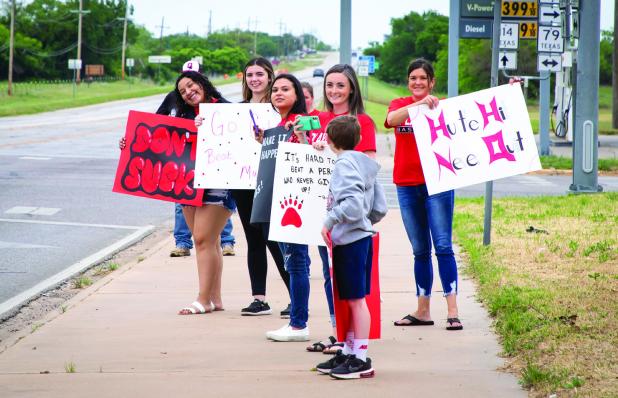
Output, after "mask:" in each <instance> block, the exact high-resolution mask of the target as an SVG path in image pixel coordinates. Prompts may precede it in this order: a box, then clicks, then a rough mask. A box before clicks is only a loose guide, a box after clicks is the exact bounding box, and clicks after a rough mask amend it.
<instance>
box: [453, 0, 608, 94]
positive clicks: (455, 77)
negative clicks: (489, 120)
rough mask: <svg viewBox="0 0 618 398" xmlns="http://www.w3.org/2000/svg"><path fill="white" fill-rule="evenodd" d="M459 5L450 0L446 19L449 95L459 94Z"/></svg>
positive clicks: (457, 0) (458, 1)
mask: <svg viewBox="0 0 618 398" xmlns="http://www.w3.org/2000/svg"><path fill="white" fill-rule="evenodd" d="M616 1H618V0H616ZM459 6H460V0H450V5H449V19H448V96H449V97H457V96H458V95H459V13H460V9H459Z"/></svg>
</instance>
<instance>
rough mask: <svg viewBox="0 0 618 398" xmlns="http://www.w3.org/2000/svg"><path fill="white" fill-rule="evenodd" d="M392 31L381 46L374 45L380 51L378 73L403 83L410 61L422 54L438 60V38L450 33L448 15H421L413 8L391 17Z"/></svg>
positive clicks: (428, 13) (388, 79)
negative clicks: (406, 12) (397, 16)
mask: <svg viewBox="0 0 618 398" xmlns="http://www.w3.org/2000/svg"><path fill="white" fill-rule="evenodd" d="M391 28H392V32H391V34H390V36H389V37H388V39H387V40H386V41H385V42H384V44H382V45H381V46H374V47H372V50H371V51H373V52H378V53H379V54H380V59H379V61H380V70H378V72H377V73H376V76H377V77H378V78H379V79H381V80H384V81H387V82H393V83H396V82H399V83H401V82H404V81H405V78H406V76H405V74H406V68H407V66H408V64H409V62H410V60H412V59H414V58H419V57H423V58H426V59H428V60H429V61H435V60H436V58H437V52H438V51H439V49H440V45H439V40H440V37H441V36H443V35H446V34H448V18H447V17H445V16H443V15H440V14H438V13H436V12H434V11H428V12H425V13H423V14H422V15H420V14H418V13H416V12H414V11H412V12H410V13H409V14H408V15H406V16H404V17H402V18H393V19H392V20H391Z"/></svg>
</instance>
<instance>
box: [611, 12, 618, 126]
mask: <svg viewBox="0 0 618 398" xmlns="http://www.w3.org/2000/svg"><path fill="white" fill-rule="evenodd" d="M612 58H613V59H612V61H613V62H612V64H613V66H612V93H613V95H612V128H613V129H618V1H617V2H615V3H614V54H613V57H612Z"/></svg>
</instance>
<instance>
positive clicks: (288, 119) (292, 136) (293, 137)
mask: <svg viewBox="0 0 618 398" xmlns="http://www.w3.org/2000/svg"><path fill="white" fill-rule="evenodd" d="M296 116H302V115H301V114H298V113H290V114H289V115H288V116H287V117H286V118H281V121H280V122H279V124H278V125H277V127H280V126H285V124H286V123H287V122H292V123H294V120H296ZM307 140H308V141H309V143H310V144H311V135H307ZM288 142H293V143H295V144H298V143H299V142H298V137H296V134H294V133H293V132H292V134H290V138H289V139H288Z"/></svg>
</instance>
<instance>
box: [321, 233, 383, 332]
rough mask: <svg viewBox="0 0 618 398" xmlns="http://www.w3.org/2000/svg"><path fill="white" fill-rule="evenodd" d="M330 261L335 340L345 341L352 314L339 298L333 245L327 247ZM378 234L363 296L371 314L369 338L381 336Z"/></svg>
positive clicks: (375, 238) (374, 242) (374, 241)
mask: <svg viewBox="0 0 618 398" xmlns="http://www.w3.org/2000/svg"><path fill="white" fill-rule="evenodd" d="M328 250H329V253H330V254H331V256H330V261H331V280H332V286H333V304H334V307H335V322H336V324H337V341H345V338H346V334H347V332H348V331H349V330H350V322H351V320H352V316H351V314H350V307H349V306H348V304H347V302H346V301H345V300H341V299H339V291H338V290H337V282H336V281H335V269H334V268H333V267H332V253H333V247H332V246H331V245H329V247H328ZM379 258H380V234H376V235H374V236H373V256H372V259H371V288H370V289H369V294H368V295H367V296H365V301H366V302H367V307H368V308H369V314H370V315H371V326H370V328H369V338H370V339H379V338H380V336H381V331H382V330H381V327H380V325H381V306H380V266H379V261H378V259H379Z"/></svg>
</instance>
